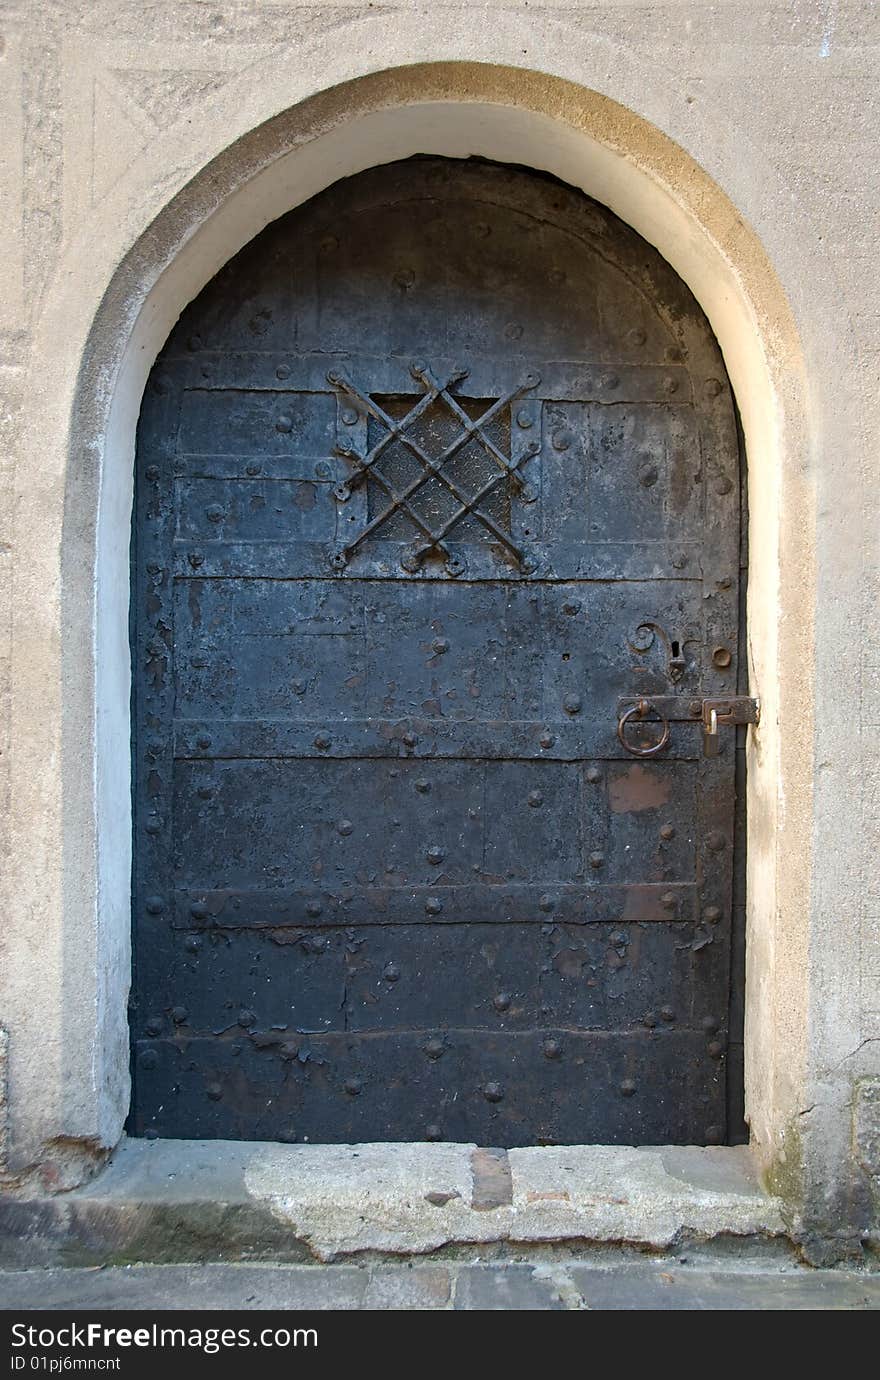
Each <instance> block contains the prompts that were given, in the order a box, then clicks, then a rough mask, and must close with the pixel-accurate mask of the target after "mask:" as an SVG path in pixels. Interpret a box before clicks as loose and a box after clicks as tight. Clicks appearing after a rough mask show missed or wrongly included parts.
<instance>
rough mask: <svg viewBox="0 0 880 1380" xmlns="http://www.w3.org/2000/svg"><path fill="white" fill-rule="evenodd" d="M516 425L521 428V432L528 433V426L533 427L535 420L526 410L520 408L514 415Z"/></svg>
mask: <svg viewBox="0 0 880 1380" xmlns="http://www.w3.org/2000/svg"><path fill="white" fill-rule="evenodd" d="M516 424H517V426H518V427H522V429H523V431H528V429H529V427H530V426H534V425H535V419H534V417H533V416H532V414H531V412H529V411H528V409H527V408H525V407H521V408H520V410H519V412H517V414H516Z"/></svg>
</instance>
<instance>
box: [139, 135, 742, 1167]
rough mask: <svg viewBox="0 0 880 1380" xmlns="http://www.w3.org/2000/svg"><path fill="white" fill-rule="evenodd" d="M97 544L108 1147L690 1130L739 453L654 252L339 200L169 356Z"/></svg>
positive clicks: (705, 338)
mask: <svg viewBox="0 0 880 1380" xmlns="http://www.w3.org/2000/svg"><path fill="white" fill-rule="evenodd" d="M133 557H134V595H133V648H134V651H133V657H134V672H135V674H134V682H135V693H134V710H135V741H134V771H135V797H134V798H135V870H134V917H135V940H136V944H135V948H136V965H135V988H134V996H133V1040H134V1051H135V1057H134V1061H133V1062H134V1072H135V1099H134V1111H133V1117H132V1127H133V1130H134V1133H135V1134H147V1135H151V1134H159V1135H163V1136H221V1137H229V1138H258V1139H280V1140H290V1141H305V1140H308V1141H359V1140H364V1141H366V1140H420V1139H426V1138H427V1139H429V1140H432V1139H433V1140H436V1139H446V1140H458V1141H477V1142H481V1143H484V1144H492V1145H500V1146H513V1145H524V1144H529V1143H539V1142H550V1143H552V1142H563V1143H564V1142H589V1141H598V1142H635V1143H639V1142H641V1143H658V1142H697V1143H705V1142H716V1141H722V1140H724V1139H726V1138H727V1136H728V1111H727V1078H728V1039H729V1037H730V1036H731V1021H733V1023H734V1028H733V1033H732V1038H733V1041H734V1043H735V1044H738V1042H739V1039H740V1037H739V1036H738V1035H737V1034H736V1031H735V1024H736V1020H737V1017H736V1015H735V1006H734V1008H731V996H730V989H731V947H732V934H733V911H734V906H733V882H734V846H733V845H734V836H735V798H736V788H735V776H736V773H735V762H736V751H735V737H734V732H733V730H730V729H728V730H727V737H725V735H724V733H723V732H722V733H721V734H720V735H719V739H718V741H719V744H720V752H719V753H718V755H716V756H713V757H706V756H703V753H702V745H701V732H700V728H699V724H698V723H697V722H694V721H693V720H695V719H698V718H699V715H700V704H701V700H702V699H703V698H704V697H706V696H723V695H727V694H729V693H731V692H732V691H734V690H735V689H736V682H737V661H738V656H737V653H738V602H739V601H738V586H739V575H740V483H739V472H738V442H737V432H736V424H735V415H734V408H733V404H732V399H731V394H730V390H729V386H728V383H727V379H726V375H725V372H724V367H723V364H722V361H721V357H720V354H719V351H718V348H717V345H716V343H715V341H714V339H713V337H712V334H711V331H710V329H709V327H708V324H707V322H706V320H705V318H704V317H703V315H702V314H701V312H700V310H699V308H698V307H697V305H696V303H695V302H694V300H693V298H692V297H691V296H690V294H689V292H688V291H687V289H686V288H685V287H684V286H683V284H682V283H681V282H680V281H679V280H678V278H677V277H676V276H675V274H674V273H673V272H672V270H671V269H670V268H669V266H668V265H667V264H666V263H665V262H664V261H663V260H662V259H661V258H660V257H659V256H658V255H657V254H656V252H654V251H653V250H652V249H651V248H650V247H649V246H648V245H646V244H645V243H644V242H643V241H642V240H641V239H639V237H638V236H637V235H635V234H634V233H633V232H632V231H630V230H629V229H628V228H626V227H625V226H624V225H622V224H621V223H620V222H619V221H618V220H617V219H616V218H615V217H614V216H612V215H611V214H610V213H609V212H607V211H605V210H603V209H602V208H601V207H599V206H597V205H595V204H594V203H592V202H590V201H588V200H587V199H586V198H585V197H583V196H581V195H580V194H579V193H575V192H574V191H572V190H571V189H569V188H566V187H563V186H561V185H559V184H557V183H556V182H554V181H552V180H550V179H546V178H541V177H538V176H533V175H530V174H527V173H525V172H521V171H517V170H512V169H506V168H501V167H496V166H491V165H483V164H479V163H455V162H451V161H445V160H434V159H420V160H415V161H411V162H407V163H402V164H395V165H392V166H389V167H386V168H381V169H376V170H374V171H371V172H369V173H365V174H362V175H361V176H359V177H357V178H354V179H351V180H349V181H346V182H344V183H341V184H339V185H337V186H335V187H333V188H332V189H331V190H329V191H328V192H326V193H324V194H323V195H321V196H320V197H318V198H316V199H315V200H314V201H312V202H310V203H309V204H307V205H306V206H304V207H302V208H301V209H299V210H297V211H295V212H292V213H291V214H290V215H288V216H286V217H285V218H284V219H282V220H280V221H278V222H276V223H275V224H273V225H271V226H270V227H269V228H268V229H267V230H265V231H264V232H263V233H262V234H261V235H260V236H259V237H258V238H257V239H256V240H254V241H253V242H252V244H250V245H249V246H248V247H247V248H246V249H245V250H243V251H242V253H241V254H239V255H238V257H237V258H236V259H235V260H234V261H233V262H231V263H230V264H229V265H227V267H226V268H225V269H224V270H223V271H222V272H221V273H220V274H219V275H218V276H217V278H216V279H215V280H214V281H213V282H212V283H211V284H210V285H209V286H208V287H207V288H206V289H205V290H204V292H203V293H202V294H201V295H200V297H199V298H198V299H197V300H196V301H195V302H194V303H193V304H192V305H191V306H190V307H189V308H188V309H187V311H186V312H185V314H184V316H183V318H182V319H181V321H180V323H179V324H178V326H177V328H176V329H175V331H174V333H173V335H172V336H171V338H170V340H169V342H168V344H167V345H166V347H165V349H164V351H163V353H162V355H161V357H160V359H159V361H158V362H157V364H156V366H155V369H154V371H153V374H152V376H151V379H150V383H149V386H148V389H147V393H146V396H145V400H144V406H143V413H142V418H141V425H140V434H139V446H138V461H137V482H136V511H135V523H134V542H133ZM644 696H650V697H665V699H663V700H662V703H663V704H666V706H667V709H668V713H667V717H668V718H669V719H670V720H671V726H670V734H669V742H668V744H667V745H666V746H665V747H664V748H663V749H662V751H660V752H659V753H658V754H657V755H656V756H646V757H638V758H637V757H634V756H632V755H631V753H630V752H629V751H628V749H627V746H626V744H629V745H630V746H632V747H635V748H636V749H637V750H639V749H641V750H646V749H649V748H650V747H651V745H652V743H653V742H656V741H657V738H658V734H659V725H658V722H657V721H656V719H655V717H654V716H653V715H651V716H649V717H648V718H647V719H645V720H644V721H642V720H641V719H640V718H639V717H638V716H637V715H636V716H633V717H631V718H630V721H629V722H628V724H627V727H626V729H625V732H624V735H623V736H624V739H625V741H624V742H621V739H620V738H619V737H618V732H617V728H618V720H619V717H620V714H621V707H622V705H623V706H625V705H626V702H627V700H629V701H630V702H632V703H634V702H635V701H636V700H637V699H638V698H639V697H644ZM658 702H660V701H658ZM670 706H671V708H670ZM676 706H679V707H680V706H684V707H685V708H684V710H683V711H682V712H681V713H679V714H678V715H677V716H676V714H675V713H674V712H673V711H674V710H675V708H676ZM736 966H737V968H738V966H739V965H738V964H737V965H736ZM736 985H737V983H736V982H734V986H736ZM732 1062H733V1063H735V1060H734V1061H732Z"/></svg>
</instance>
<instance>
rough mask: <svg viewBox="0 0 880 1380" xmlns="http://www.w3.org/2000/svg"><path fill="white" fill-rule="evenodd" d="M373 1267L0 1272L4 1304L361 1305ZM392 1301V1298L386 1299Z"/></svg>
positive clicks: (110, 1307)
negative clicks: (369, 1269) (366, 1268)
mask: <svg viewBox="0 0 880 1380" xmlns="http://www.w3.org/2000/svg"><path fill="white" fill-rule="evenodd" d="M369 1282H370V1280H369V1273H368V1271H367V1270H365V1269H360V1268H358V1267H357V1266H351V1265H339V1266H335V1265H331V1266H323V1267H322V1266H309V1265H295V1266H283V1265H277V1266H276V1265H127V1266H116V1267H109V1268H107V1269H103V1268H97V1269H85V1270H82V1269H72V1270H28V1271H23V1272H21V1273H16V1274H12V1273H9V1274H5V1273H4V1274H0V1308H3V1309H5V1310H7V1311H10V1310H15V1311H23V1312H24V1311H33V1310H39V1309H59V1310H61V1309H64V1310H70V1311H77V1310H80V1309H86V1310H87V1309H95V1308H101V1309H108V1310H114V1309H125V1308H132V1309H144V1310H151V1309H169V1310H175V1311H176V1310H184V1309H201V1308H203V1309H209V1310H217V1309H230V1308H242V1309H246V1310H254V1309H275V1308H278V1309H312V1308H314V1309H323V1310H326V1309H358V1308H363V1307H364V1296H365V1294H366V1291H367V1286H368V1284H369ZM388 1306H391V1305H388Z"/></svg>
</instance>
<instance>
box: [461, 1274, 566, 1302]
mask: <svg viewBox="0 0 880 1380" xmlns="http://www.w3.org/2000/svg"><path fill="white" fill-rule="evenodd" d="M563 1306H564V1305H563V1303H562V1301H561V1299H560V1297H559V1294H558V1292H557V1290H556V1288H555V1287H554V1285H553V1284H552V1283H551V1282H550V1281H549V1280H547V1279H538V1278H536V1277H535V1273H534V1271H533V1269H532V1267H531V1265H466V1266H464V1267H463V1268H462V1269H461V1270H460V1271H459V1274H458V1278H457V1280H456V1284H455V1309H456V1311H457V1312H463V1311H472V1310H476V1309H480V1310H481V1311H486V1310H493V1311H502V1310H503V1311H505V1312H508V1311H511V1310H518V1309H527V1310H530V1311H531V1312H537V1311H539V1310H540V1311H546V1310H548V1309H559V1310H561V1309H562V1308H563Z"/></svg>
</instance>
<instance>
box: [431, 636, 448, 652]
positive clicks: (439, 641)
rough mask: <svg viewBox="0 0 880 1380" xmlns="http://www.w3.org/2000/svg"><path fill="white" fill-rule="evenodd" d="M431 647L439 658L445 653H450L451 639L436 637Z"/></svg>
mask: <svg viewBox="0 0 880 1380" xmlns="http://www.w3.org/2000/svg"><path fill="white" fill-rule="evenodd" d="M431 646H432V647H433V648H434V651H435V652H436V653H437V655H438V656H442V655H443V653H444V652H448V651H449V638H448V637H435V638H434V641H433V642H432V643H431Z"/></svg>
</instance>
